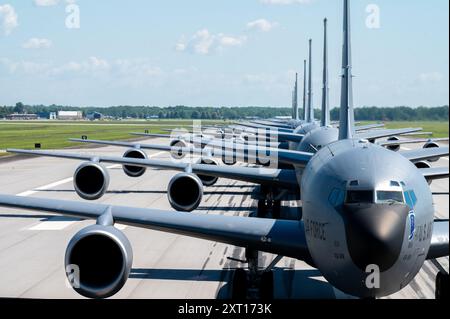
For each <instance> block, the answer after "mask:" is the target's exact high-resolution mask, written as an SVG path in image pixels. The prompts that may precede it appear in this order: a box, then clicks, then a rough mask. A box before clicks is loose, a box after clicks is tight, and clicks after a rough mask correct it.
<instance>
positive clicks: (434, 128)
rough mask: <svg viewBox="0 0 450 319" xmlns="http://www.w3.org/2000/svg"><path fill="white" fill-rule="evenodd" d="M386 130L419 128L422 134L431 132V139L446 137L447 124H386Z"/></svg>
mask: <svg viewBox="0 0 450 319" xmlns="http://www.w3.org/2000/svg"><path fill="white" fill-rule="evenodd" d="M385 124H386V128H388V129H398V128H406V127H421V128H423V131H424V132H433V137H435V138H440V137H448V130H449V129H448V122H386V123H385Z"/></svg>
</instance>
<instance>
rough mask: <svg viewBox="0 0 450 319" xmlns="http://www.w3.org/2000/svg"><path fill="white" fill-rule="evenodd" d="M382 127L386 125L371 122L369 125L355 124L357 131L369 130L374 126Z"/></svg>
mask: <svg viewBox="0 0 450 319" xmlns="http://www.w3.org/2000/svg"><path fill="white" fill-rule="evenodd" d="M380 127H384V124H383V123H381V124H369V125H359V126H355V131H356V132H359V131H367V130H371V129H374V128H380Z"/></svg>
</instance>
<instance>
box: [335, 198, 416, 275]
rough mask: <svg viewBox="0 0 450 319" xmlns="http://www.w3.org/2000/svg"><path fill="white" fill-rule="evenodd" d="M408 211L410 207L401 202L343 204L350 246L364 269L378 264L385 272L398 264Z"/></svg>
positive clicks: (352, 254)
mask: <svg viewBox="0 0 450 319" xmlns="http://www.w3.org/2000/svg"><path fill="white" fill-rule="evenodd" d="M408 213H409V208H408V207H407V206H406V205H400V204H391V205H390V204H355V205H354V204H349V205H344V208H343V218H344V220H345V230H346V236H347V245H348V249H349V252H350V256H351V258H352V260H353V262H354V263H355V264H356V265H357V266H358V267H359V268H360V269H361V270H363V271H366V268H367V266H368V265H377V266H378V267H379V268H380V271H381V272H384V271H386V270H388V269H389V268H391V267H392V266H393V265H394V264H395V262H396V261H397V259H398V257H399V255H400V251H401V248H402V245H403V239H404V237H405V227H406V220H407V216H408Z"/></svg>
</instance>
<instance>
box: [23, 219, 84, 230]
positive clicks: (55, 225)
mask: <svg viewBox="0 0 450 319" xmlns="http://www.w3.org/2000/svg"><path fill="white" fill-rule="evenodd" d="M73 223H75V221H73V220H67V218H66V217H59V216H57V217H52V218H50V219H49V220H47V221H45V222H42V223H39V224H37V225H34V226H32V227H31V228H29V229H28V230H63V229H65V228H66V227H69V226H70V225H72V224H73Z"/></svg>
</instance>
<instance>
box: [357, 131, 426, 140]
mask: <svg viewBox="0 0 450 319" xmlns="http://www.w3.org/2000/svg"><path fill="white" fill-rule="evenodd" d="M420 131H422V128H404V129H398V130H374V131H370V132H360V133H357V134H356V137H357V138H360V139H366V140H376V139H378V138H384V137H390V136H396V135H403V134H408V133H415V132H420Z"/></svg>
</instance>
